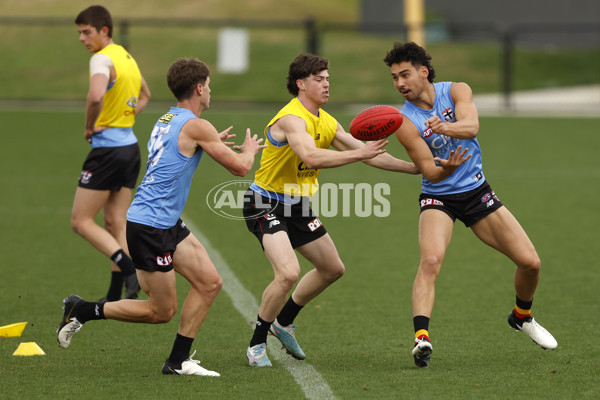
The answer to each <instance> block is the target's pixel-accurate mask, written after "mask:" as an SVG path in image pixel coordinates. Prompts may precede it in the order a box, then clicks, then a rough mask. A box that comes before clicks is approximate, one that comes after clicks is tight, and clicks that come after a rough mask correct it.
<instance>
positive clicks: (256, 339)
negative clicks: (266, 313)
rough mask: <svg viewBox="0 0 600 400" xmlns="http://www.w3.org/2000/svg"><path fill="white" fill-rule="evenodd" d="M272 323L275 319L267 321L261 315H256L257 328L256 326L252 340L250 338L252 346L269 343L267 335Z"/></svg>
mask: <svg viewBox="0 0 600 400" xmlns="http://www.w3.org/2000/svg"><path fill="white" fill-rule="evenodd" d="M272 323H273V321H271V322H267V321H265V320H263V319H262V318H261V317H260V315H259V316H257V317H256V328H254V335H252V340H250V347H254V346H256V345H257V344H261V343H267V335H268V334H269V328H270V327H271V324H272Z"/></svg>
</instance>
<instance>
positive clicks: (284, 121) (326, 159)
mask: <svg viewBox="0 0 600 400" xmlns="http://www.w3.org/2000/svg"><path fill="white" fill-rule="evenodd" d="M340 129H341V130H342V131H343V129H342V128H341V127H340V125H339V124H338V130H337V132H339V131H340ZM271 133H272V134H273V133H274V134H276V135H281V138H282V139H283V140H281V141H287V142H288V143H289V145H290V146H291V147H292V149H293V150H294V152H295V153H296V154H297V155H298V157H300V159H302V161H303V162H304V164H306V166H307V167H308V168H334V167H339V166H342V165H346V164H350V163H353V162H356V161H362V160H365V159H370V158H373V157H376V156H378V155H380V154H383V153H385V151H386V150H385V149H384V147H385V146H386V145H387V144H388V141H387V140H385V139H383V140H377V141H373V142H369V143H367V145H365V146H361V147H358V148H355V149H349V150H347V151H335V150H330V149H321V148H318V147H317V146H316V145H315V141H314V140H313V138H312V137H311V136H310V135H309V134H308V133H307V132H306V122H304V120H303V119H302V118H299V117H296V116H293V115H286V116H285V117H282V118H281V119H280V120H278V121H277V122H276V123H275V124H274V125H273V126H271ZM336 136H337V133H336ZM334 140H335V139H334Z"/></svg>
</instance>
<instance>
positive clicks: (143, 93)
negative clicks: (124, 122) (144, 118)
mask: <svg viewBox="0 0 600 400" xmlns="http://www.w3.org/2000/svg"><path fill="white" fill-rule="evenodd" d="M150 97H151V94H150V88H149V87H148V84H147V83H146V80H145V79H144V77H143V76H142V87H141V88H140V95H139V97H138V101H137V105H136V107H135V115H138V114H139V113H141V112H142V111H144V108H146V105H147V104H148V102H149V101H150Z"/></svg>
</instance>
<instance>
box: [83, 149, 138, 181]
mask: <svg viewBox="0 0 600 400" xmlns="http://www.w3.org/2000/svg"><path fill="white" fill-rule="evenodd" d="M139 173H140V146H139V145H138V144H137V143H134V144H130V145H128V146H122V147H99V148H96V149H92V150H91V151H90V153H89V154H88V156H87V158H86V159H85V162H84V163H83V168H82V171H81V176H80V177H79V185H78V186H79V187H82V188H86V189H94V190H112V191H115V192H118V191H119V190H121V188H122V187H127V188H134V187H135V184H136V182H137V178H138V175H139Z"/></svg>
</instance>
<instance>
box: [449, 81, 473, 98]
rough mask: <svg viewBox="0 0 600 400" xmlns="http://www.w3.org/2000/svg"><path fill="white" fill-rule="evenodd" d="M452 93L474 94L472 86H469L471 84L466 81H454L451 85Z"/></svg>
mask: <svg viewBox="0 0 600 400" xmlns="http://www.w3.org/2000/svg"><path fill="white" fill-rule="evenodd" d="M450 93H451V94H452V95H455V94H458V95H460V94H463V95H470V96H472V95H473V90H472V89H471V86H469V84H468V83H466V82H452V84H451V85H450Z"/></svg>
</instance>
